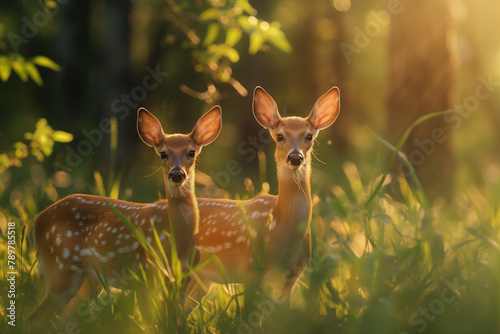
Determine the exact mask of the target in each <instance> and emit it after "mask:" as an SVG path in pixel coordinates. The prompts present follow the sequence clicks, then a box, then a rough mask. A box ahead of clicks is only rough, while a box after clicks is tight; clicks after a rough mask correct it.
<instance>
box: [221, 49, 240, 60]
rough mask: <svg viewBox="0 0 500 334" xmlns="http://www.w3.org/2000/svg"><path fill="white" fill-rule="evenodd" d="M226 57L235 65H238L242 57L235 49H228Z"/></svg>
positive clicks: (225, 53)
mask: <svg viewBox="0 0 500 334" xmlns="http://www.w3.org/2000/svg"><path fill="white" fill-rule="evenodd" d="M224 55H225V56H226V57H227V58H228V59H229V60H230V61H231V62H233V63H237V62H238V61H239V60H240V55H239V54H238V51H236V50H235V49H233V48H227V49H226V51H225V52H224Z"/></svg>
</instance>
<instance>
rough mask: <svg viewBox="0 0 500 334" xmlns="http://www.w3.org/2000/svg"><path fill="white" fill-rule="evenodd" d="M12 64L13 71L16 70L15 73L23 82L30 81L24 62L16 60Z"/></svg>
mask: <svg viewBox="0 0 500 334" xmlns="http://www.w3.org/2000/svg"><path fill="white" fill-rule="evenodd" d="M11 64H12V69H13V70H14V72H16V73H17V75H18V76H19V78H21V80H22V81H24V82H26V81H28V75H27V74H26V71H25V69H24V62H20V61H19V60H14V61H13V62H12V63H11Z"/></svg>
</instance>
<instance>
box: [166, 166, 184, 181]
mask: <svg viewBox="0 0 500 334" xmlns="http://www.w3.org/2000/svg"><path fill="white" fill-rule="evenodd" d="M168 179H169V180H171V181H173V182H175V183H181V182H182V181H184V180H185V179H186V173H184V171H183V170H182V169H172V170H171V171H170V173H169V174H168Z"/></svg>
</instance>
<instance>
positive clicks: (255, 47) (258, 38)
mask: <svg viewBox="0 0 500 334" xmlns="http://www.w3.org/2000/svg"><path fill="white" fill-rule="evenodd" d="M264 42H265V40H264V36H262V33H260V32H259V31H254V32H253V33H252V34H251V35H250V46H249V47H248V53H250V54H251V55H254V54H256V53H257V52H259V50H260V49H261V48H262V45H263V44H264Z"/></svg>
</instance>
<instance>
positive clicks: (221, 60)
mask: <svg viewBox="0 0 500 334" xmlns="http://www.w3.org/2000/svg"><path fill="white" fill-rule="evenodd" d="M167 4H168V6H169V9H170V14H169V15H168V19H169V20H171V22H173V23H174V24H175V25H176V26H177V27H178V28H179V29H180V30H181V31H182V32H183V34H184V36H185V37H186V38H187V40H186V43H184V46H185V47H187V48H189V49H191V50H192V55H193V58H194V63H195V66H194V69H195V71H197V72H201V73H205V74H207V75H208V76H209V77H210V78H211V79H212V80H214V81H215V82H227V83H230V84H231V85H232V86H233V88H234V89H236V90H237V91H238V93H240V94H241V95H246V94H247V91H246V89H245V88H244V87H243V86H242V85H241V84H240V83H239V82H238V81H237V80H236V79H235V78H234V77H233V71H232V65H233V64H234V63H237V62H238V61H239V60H240V55H239V53H238V51H237V50H236V49H235V45H236V44H238V43H239V42H240V40H241V38H242V36H243V34H246V35H248V37H249V47H248V52H249V53H250V54H251V55H253V54H256V53H257V52H259V51H261V50H265V51H267V50H269V49H270V47H269V44H271V45H273V46H275V47H276V48H278V49H280V50H282V51H284V52H286V53H290V52H291V51H292V47H291V45H290V43H289V42H288V40H287V38H286V36H285V34H284V33H283V31H282V30H281V24H280V23H279V22H271V23H269V22H267V21H265V20H261V19H259V18H257V17H256V16H255V15H257V10H255V8H253V7H252V6H251V5H250V3H249V1H248V0H227V1H220V0H206V1H204V2H203V6H200V5H199V3H197V2H192V1H181V2H179V3H177V2H174V1H171V0H168V1H167ZM200 7H201V8H200ZM200 10H201V12H200ZM197 27H198V28H197ZM203 34H205V37H204V38H203V37H201V36H202V35H203ZM175 39H176V36H175V35H171V34H170V35H168V36H167V42H169V43H173V42H174V41H175ZM186 88H187V87H186ZM186 88H184V91H185V92H186V93H190V94H191V95H193V96H198V97H200V96H203V95H199V94H198V95H197V94H195V92H193V91H192V90H190V89H186ZM208 92H209V93H214V87H213V86H210V85H209V89H208Z"/></svg>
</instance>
